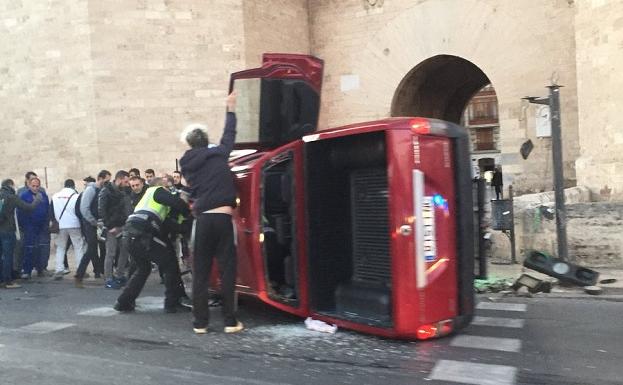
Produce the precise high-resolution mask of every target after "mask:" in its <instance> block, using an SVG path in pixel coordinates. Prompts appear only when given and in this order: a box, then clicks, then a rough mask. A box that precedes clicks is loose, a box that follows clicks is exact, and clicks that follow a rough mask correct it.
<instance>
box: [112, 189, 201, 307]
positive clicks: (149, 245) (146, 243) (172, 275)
mask: <svg viewBox="0 0 623 385" xmlns="http://www.w3.org/2000/svg"><path fill="white" fill-rule="evenodd" d="M163 185H164V181H163V180H162V179H161V178H154V179H152V182H151V186H152V187H149V188H148V189H147V190H146V191H145V194H144V195H143V198H142V199H141V200H140V202H139V203H138V204H137V205H136V207H135V209H134V213H133V214H131V215H130V216H129V217H128V220H127V221H126V225H125V228H124V231H123V236H124V237H126V238H127V242H128V248H129V251H130V256H131V258H132V260H133V261H134V263H135V264H136V272H135V273H134V274H133V275H132V278H130V280H129V281H128V284H127V286H126V287H125V289H124V290H123V292H122V293H121V295H120V296H119V298H117V302H116V303H115V306H114V309H115V310H117V311H120V312H127V311H132V310H134V307H135V300H136V298H137V297H138V296H139V294H140V293H141V290H143V286H144V285H145V281H147V277H149V274H150V273H151V262H152V261H153V262H156V263H157V264H158V265H159V267H160V269H162V271H163V273H164V285H165V293H164V295H165V299H164V310H165V312H167V313H174V312H176V311H177V309H178V308H180V306H179V305H180V303H179V297H180V291H179V288H178V283H179V275H178V274H176V271H177V269H176V267H175V264H176V263H177V260H176V259H175V256H174V254H172V253H171V252H170V249H169V247H168V243H167V240H166V238H165V237H163V236H162V226H163V223H164V221H165V219H166V218H167V216H168V215H169V212H170V211H171V209H174V210H176V211H178V212H179V213H180V214H182V215H184V216H187V215H188V214H189V212H190V211H189V209H188V205H187V204H186V202H184V201H183V200H182V199H180V198H179V197H178V196H176V195H173V194H171V193H170V192H169V191H167V189H166V188H164V187H163Z"/></svg>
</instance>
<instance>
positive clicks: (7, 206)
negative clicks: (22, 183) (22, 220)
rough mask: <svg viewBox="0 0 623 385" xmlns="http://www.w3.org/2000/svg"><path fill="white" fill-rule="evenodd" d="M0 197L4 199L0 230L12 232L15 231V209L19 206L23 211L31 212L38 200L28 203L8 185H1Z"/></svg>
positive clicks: (0, 215)
mask: <svg viewBox="0 0 623 385" xmlns="http://www.w3.org/2000/svg"><path fill="white" fill-rule="evenodd" d="M0 199H3V200H4V204H3V208H2V214H0V232H3V233H14V232H15V230H16V229H15V209H16V208H19V209H20V210H23V211H25V212H31V211H32V210H34V208H35V207H36V206H37V204H38V203H39V202H32V203H30V204H28V203H26V202H24V201H23V200H21V199H19V197H18V196H17V195H15V190H13V188H11V187H10V186H3V187H2V188H1V189H0Z"/></svg>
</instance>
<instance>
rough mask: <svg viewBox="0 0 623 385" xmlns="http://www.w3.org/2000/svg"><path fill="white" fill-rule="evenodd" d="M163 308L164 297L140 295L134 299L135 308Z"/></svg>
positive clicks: (148, 309) (160, 309)
mask: <svg viewBox="0 0 623 385" xmlns="http://www.w3.org/2000/svg"><path fill="white" fill-rule="evenodd" d="M162 309H164V297H140V298H137V299H136V310H139V311H140V310H143V311H145V310H147V311H151V310H159V311H162Z"/></svg>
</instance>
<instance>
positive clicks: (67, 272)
mask: <svg viewBox="0 0 623 385" xmlns="http://www.w3.org/2000/svg"><path fill="white" fill-rule="evenodd" d="M69 273H71V271H69V269H65V270H63V274H64V275H67V274H69Z"/></svg>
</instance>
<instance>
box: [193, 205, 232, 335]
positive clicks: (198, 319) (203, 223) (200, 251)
mask: <svg viewBox="0 0 623 385" xmlns="http://www.w3.org/2000/svg"><path fill="white" fill-rule="evenodd" d="M214 258H216V259H217V261H218V267H219V273H220V277H221V291H222V295H223V306H222V311H223V320H224V322H225V326H235V325H236V324H237V322H238V321H237V319H236V315H235V305H234V300H235V292H234V291H235V288H236V246H235V245H234V228H233V224H232V218H231V215H228V214H221V213H203V214H200V215H199V216H198V217H197V219H196V222H195V248H194V257H193V316H194V318H195V320H194V322H193V325H194V327H196V328H204V327H207V326H208V324H209V320H210V307H209V300H210V298H209V286H210V273H211V271H212V261H213V260H214Z"/></svg>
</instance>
